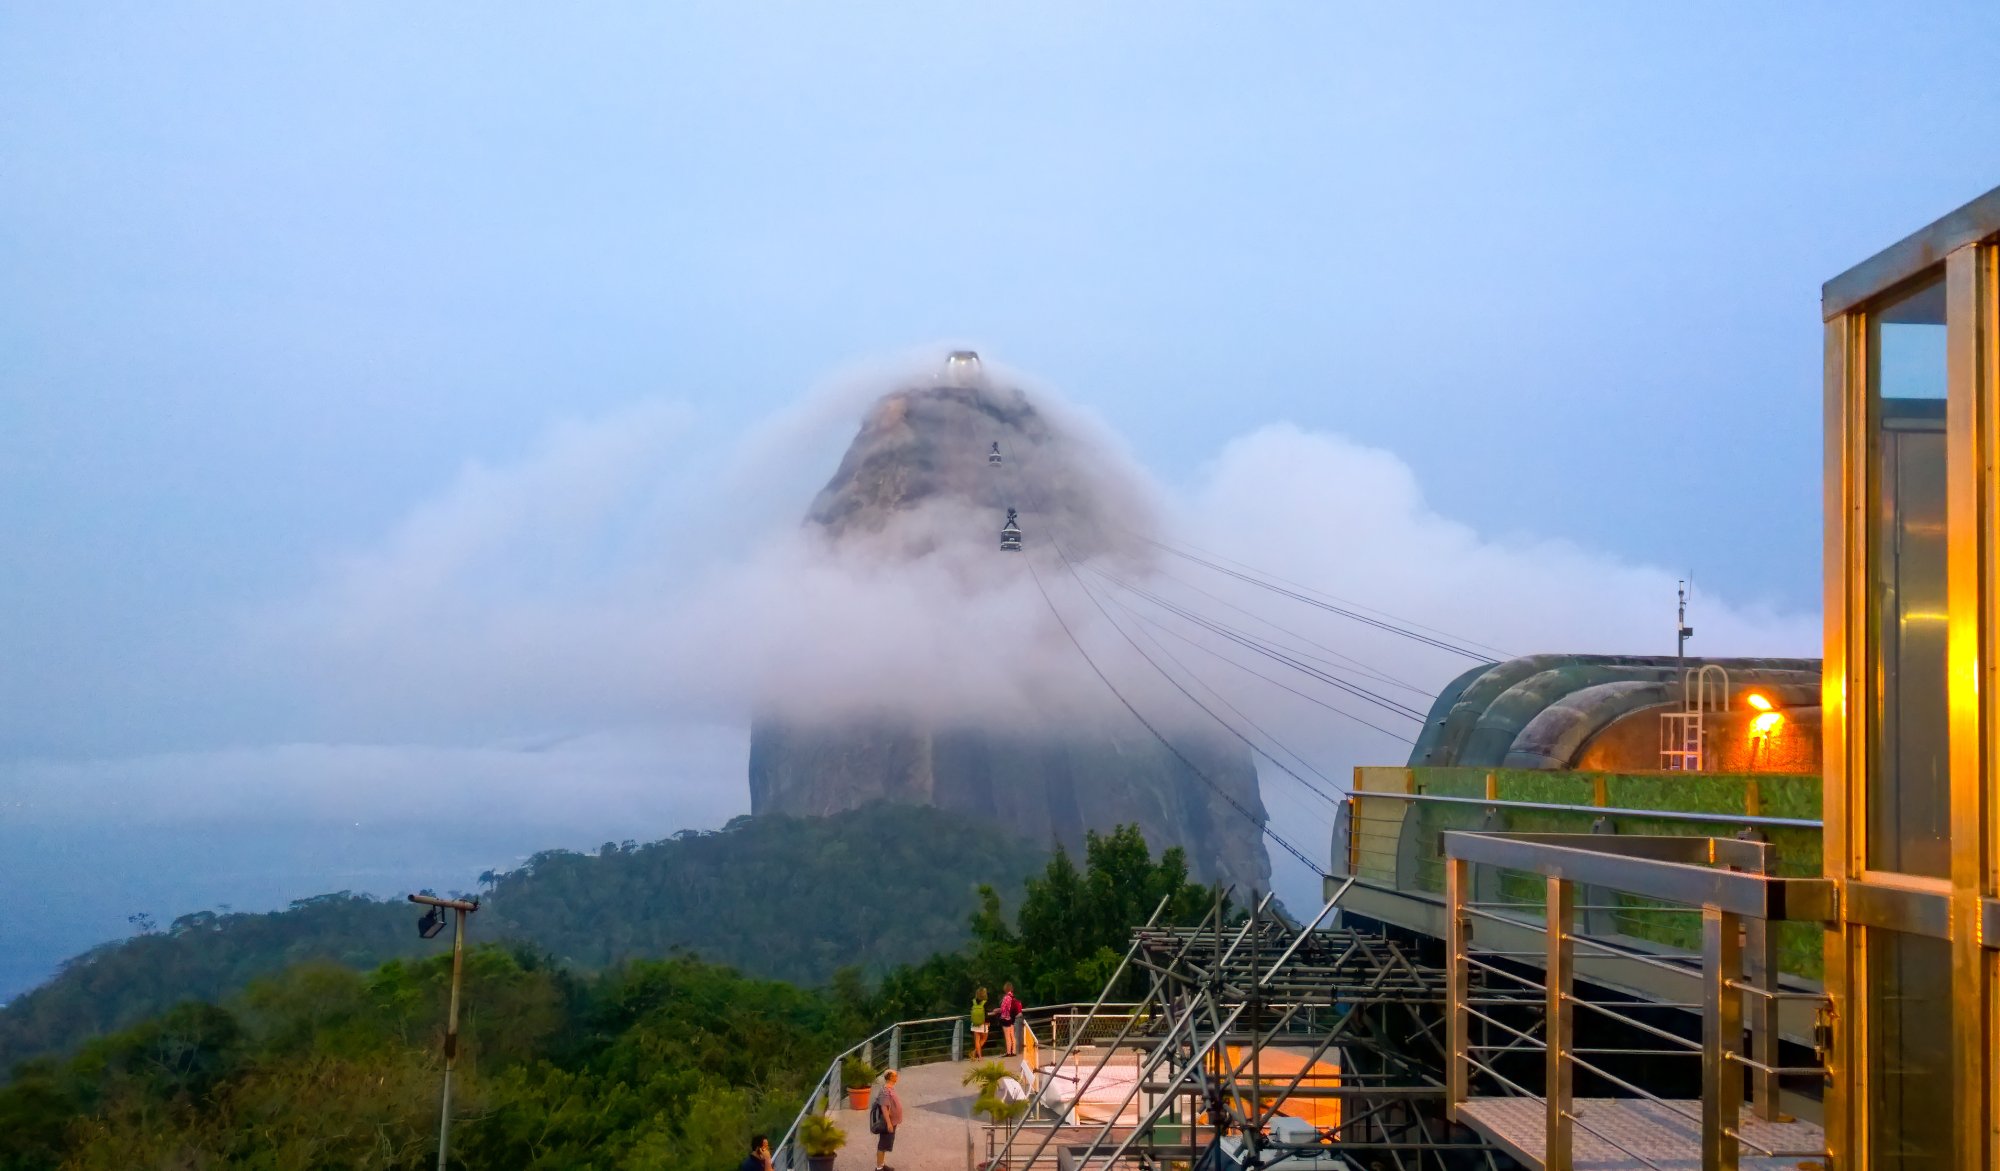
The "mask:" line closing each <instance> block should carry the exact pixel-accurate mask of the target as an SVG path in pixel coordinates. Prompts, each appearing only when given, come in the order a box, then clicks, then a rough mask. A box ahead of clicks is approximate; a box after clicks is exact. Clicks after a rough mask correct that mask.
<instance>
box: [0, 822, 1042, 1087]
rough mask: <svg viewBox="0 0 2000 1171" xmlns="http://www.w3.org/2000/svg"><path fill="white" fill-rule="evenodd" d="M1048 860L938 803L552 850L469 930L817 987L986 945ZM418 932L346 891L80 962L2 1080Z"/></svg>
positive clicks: (360, 957) (152, 936)
mask: <svg viewBox="0 0 2000 1171" xmlns="http://www.w3.org/2000/svg"><path fill="white" fill-rule="evenodd" d="M1048 857H1049V854H1048V850H1047V848H1046V847H1037V846H1032V845H1029V844H1028V843H1025V842H1022V841H1020V840H1019V839H1016V838H1012V837H1008V836H1006V835H1002V834H996V833H994V832H993V831H992V829H991V827H990V826H983V825H978V824H975V823H973V822H972V821H970V820H968V819H965V818H963V817H960V816H957V815H954V814H950V813H947V812H944V811H943V810H938V809H932V808H929V807H927V806H911V805H872V806H868V807H866V808H863V809H857V810H853V811H850V812H847V813H841V814H836V815H834V816H831V817H824V818H793V817H778V816H766V817H757V818H750V817H741V818H737V819H736V820H735V821H732V822H731V823H730V824H729V825H728V826H726V827H724V828H723V829H722V830H720V831H716V832H701V831H683V832H681V833H679V834H676V835H674V836H673V837H671V838H668V839H666V840H664V841H659V842H653V843H651V844H648V845H635V844H634V843H631V842H626V843H623V844H619V843H614V842H606V843H604V845H603V846H602V847H601V848H600V849H599V850H598V851H597V852H596V853H594V854H581V853H573V852H570V851H563V850H552V851H548V852H545V853H542V854H538V855H536V856H535V857H534V858H532V859H530V860H529V861H528V862H527V863H526V864H525V865H523V866H521V867H520V868H519V869H516V870H513V871H509V872H506V873H499V874H495V873H488V874H485V875H481V876H479V886H480V890H479V891H478V892H477V893H478V894H479V896H480V897H481V898H482V899H483V905H482V906H481V908H480V910H479V913H478V914H477V915H476V916H475V917H474V920H473V923H472V927H471V931H472V934H473V936H474V938H477V939H483V940H489V941H506V942H511V943H519V944H524V945H527V946H528V947H530V948H532V949H533V950H534V952H536V953H537V954H541V955H547V956H550V957H553V958H554V960H555V961H556V962H559V963H561V964H563V965H565V966H568V967H570V968H572V969H577V970H597V969H603V968H608V967H611V966H613V965H616V964H618V963H620V962H623V961H627V960H634V959H644V958H661V957H666V956H671V955H676V954H680V953H688V954H692V955H695V956H699V957H700V958H702V959H704V960H708V961H710V962H713V963H718V964H723V965H726V966H728V967H731V968H734V969H736V970H738V971H740V972H743V973H745V974H747V975H752V976H762V977H767V978H771V979H778V980H786V981H789V982H792V983H795V984H805V985H818V984H823V983H825V982H827V981H828V980H830V979H831V978H832V976H833V973H834V972H835V971H836V970H837V969H839V968H842V967H845V966H848V965H853V964H861V965H862V966H863V967H864V968H866V969H867V971H868V974H869V975H871V976H879V975H880V974H881V973H882V972H883V971H886V970H887V969H889V968H892V967H894V966H896V965H899V964H906V963H914V962H916V961H918V960H921V959H923V958H924V957H926V956H929V955H931V954H933V953H936V952H940V951H951V950H954V949H956V948H957V947H959V946H960V945H961V944H963V943H964V942H965V941H966V940H967V939H968V938H970V935H969V932H968V928H967V924H966V917H965V916H966V907H967V905H968V904H969V903H971V902H972V900H973V898H974V892H975V890H976V889H977V888H978V887H979V885H980V884H982V883H984V884H989V885H993V886H997V887H999V888H1000V889H1003V890H1011V889H1015V888H1017V887H1018V886H1019V885H1020V883H1021V881H1022V880H1023V879H1024V878H1026V877H1027V876H1028V875H1030V874H1032V873H1034V872H1035V871H1036V870H1037V869H1039V868H1040V867H1041V866H1042V864H1043V863H1044V862H1046V861H1047V860H1048ZM467 881H468V883H471V882H472V881H473V876H471V875H468V876H467ZM414 922H415V917H414V913H413V912H412V911H411V909H410V906H409V904H408V903H405V902H403V901H401V900H400V899H397V900H393V901H384V900H379V899H374V898H369V897H367V896H364V895H355V894H351V893H347V892H342V893H339V894H328V895H320V896H318V897H316V898H310V899H302V900H300V901H298V902H295V903H293V904H292V905H291V907H290V908H289V909H287V910H283V911H275V912H271V913H268V914H250V913H238V914H216V913H213V912H199V913H196V914H190V915H184V916H182V917H180V918H178V919H176V920H174V921H173V922H172V923H171V925H169V926H168V927H167V928H165V929H163V930H158V931H151V932H147V933H145V934H141V935H138V936H136V937H133V938H130V939H124V940H120V941H118V942H116V943H111V944H107V945H105V946H103V947H99V948H96V949H94V950H92V951H90V952H87V953H85V954H84V955H82V956H79V957H77V958H76V959H74V960H72V961H70V963H69V964H68V965H66V966H65V968H64V970H63V971H62V972H61V973H59V974H58V975H57V976H56V978H55V979H53V980H51V981H49V982H48V983H47V984H45V985H43V986H42V987H40V988H37V989H35V990H34V991H32V992H29V993H27V994H26V995H24V996H21V997H19V998H18V999H16V1000H15V1001H14V1002H13V1003H11V1004H9V1005H7V1006H6V1007H5V1008H4V1009H0V1070H4V1069H6V1068H8V1067H9V1066H11V1065H13V1064H14V1063H15V1062H18V1061H21V1060H24V1059H26V1058H28V1057H33V1056H36V1055H39V1054H45V1053H56V1054H65V1053H70V1052H73V1051H75V1049H76V1047H77V1046H79V1045H81V1044H82V1043H83V1042H84V1041H86V1040H88V1039H90V1038H91V1037H95V1036H98V1035H101V1034H103V1033H106V1032H109V1031H111V1030H114V1029H119V1028H123V1027H125V1026H127V1025H131V1024H135V1023H137V1022H139V1021H141V1020H144V1019H146V1018H147V1017H149V1016H152V1015H154V1014H156V1013H159V1012H163V1011H165V1010H166V1009H167V1008H170V1007H172V1006H173V1005H174V1004H176V1003H178V1002H179V1001H181V1000H185V999H190V998H192V999H195V1000H202V1001H208V1002H219V1001H221V1000H223V999H225V998H227V997H228V996H230V995H232V994H234V993H235V992H237V991H240V990H241V989H243V988H245V987H246V986H248V985H249V983H250V982H251V981H252V980H254V979H257V978H258V977H262V976H269V975H275V974H276V973H278V972H280V971H283V970H284V969H285V968H286V967H288V966H291V965H295V964H301V963H305V962H308V961H313V960H323V961H327V962H330V963H334V964H339V965H343V966H346V967H351V968H362V969H365V968H372V967H374V966H376V965H378V964H381V963H383V962H385V961H388V960H391V959H397V958H401V957H414V956H419V955H429V954H434V953H435V952H436V950H437V945H436V944H435V943H427V942H425V941H423V940H421V939H419V938H418V937H417V933H416V931H415V930H414V929H413V923H414Z"/></svg>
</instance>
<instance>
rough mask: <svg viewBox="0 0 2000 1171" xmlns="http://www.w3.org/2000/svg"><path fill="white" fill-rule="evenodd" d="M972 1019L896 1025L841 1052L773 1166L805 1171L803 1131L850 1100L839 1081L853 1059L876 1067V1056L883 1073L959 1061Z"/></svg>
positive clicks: (934, 1019)
mask: <svg viewBox="0 0 2000 1171" xmlns="http://www.w3.org/2000/svg"><path fill="white" fill-rule="evenodd" d="M968 1028H969V1026H968V1018H966V1017H962V1016H941V1017H927V1018H925V1019H923V1020H914V1021H897V1022H896V1023H895V1024H893V1025H890V1026H888V1027H887V1028H884V1029H881V1030H879V1031H877V1032H875V1033H874V1034H872V1035H870V1036H869V1037H868V1038H867V1039H865V1040H863V1041H861V1042H859V1043H857V1044H854V1045H850V1046H849V1047H847V1048H846V1049H843V1050H841V1051H840V1053H839V1054H837V1055H836V1056H835V1057H834V1059H833V1060H832V1061H831V1062H829V1063H828V1064H827V1067H826V1072H825V1073H823V1074H821V1075H820V1079H819V1081H818V1082H817V1083H815V1084H814V1085H813V1088H812V1090H811V1092H809V1093H808V1094H807V1095H806V1102H805V1105H804V1106H802V1107H800V1108H799V1112H798V1114H797V1115H796V1116H795V1117H794V1118H793V1119H792V1124H791V1126H789V1127H787V1128H786V1130H785V1137H783V1138H782V1139H779V1140H778V1142H777V1144H776V1145H775V1146H774V1147H773V1148H772V1151H771V1155H772V1158H771V1162H772V1164H773V1165H774V1166H777V1167H782V1168H785V1171H802V1169H803V1168H804V1167H805V1165H806V1156H805V1151H804V1150H803V1149H802V1148H801V1147H800V1146H799V1141H798V1140H799V1128H800V1127H801V1126H803V1125H804V1124H805V1120H806V1119H807V1118H809V1117H811V1116H812V1115H814V1114H831V1113H832V1112H833V1111H834V1110H835V1109H837V1108H838V1105H839V1102H840V1100H841V1098H842V1097H843V1096H844V1095H845V1094H846V1092H847V1089H846V1086H845V1085H844V1084H843V1082H842V1078H841V1066H842V1065H843V1064H844V1063H845V1062H846V1061H847V1059H848V1058H850V1057H859V1058H860V1059H861V1060H863V1061H865V1062H867V1063H869V1064H870V1065H873V1064H874V1063H875V1058H876V1056H877V1055H878V1054H879V1055H882V1056H883V1057H885V1058H886V1060H885V1062H884V1065H883V1067H882V1068H884V1069H902V1068H905V1067H907V1066H912V1065H928V1064H930V1063H932V1062H936V1061H959V1060H961V1059H963V1057H964V1055H965V1042H966V1034H967V1031H968Z"/></svg>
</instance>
